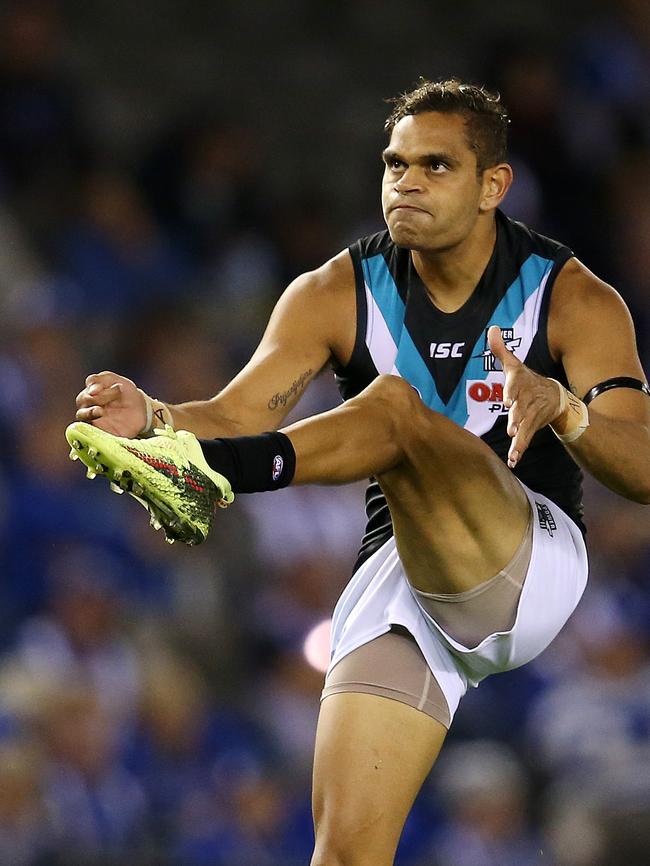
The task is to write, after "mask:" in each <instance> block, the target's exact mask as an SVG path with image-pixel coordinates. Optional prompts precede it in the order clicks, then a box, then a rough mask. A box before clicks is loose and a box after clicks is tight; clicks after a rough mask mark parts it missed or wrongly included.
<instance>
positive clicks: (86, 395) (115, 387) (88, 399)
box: [75, 382, 122, 408]
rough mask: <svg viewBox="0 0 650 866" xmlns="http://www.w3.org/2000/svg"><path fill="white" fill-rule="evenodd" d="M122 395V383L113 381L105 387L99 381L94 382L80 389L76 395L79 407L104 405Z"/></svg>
mask: <svg viewBox="0 0 650 866" xmlns="http://www.w3.org/2000/svg"><path fill="white" fill-rule="evenodd" d="M121 396H122V383H121V382H114V383H113V384H112V385H109V386H108V387H105V386H104V385H103V384H102V383H101V382H94V383H92V384H90V385H88V386H87V387H86V388H84V389H83V391H80V392H79V393H78V394H77V397H76V401H75V402H76V404H77V407H79V408H82V407H84V408H90V407H91V406H106V405H108V403H112V402H113V401H115V400H119V399H120V397H121Z"/></svg>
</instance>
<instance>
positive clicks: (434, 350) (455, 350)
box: [429, 343, 465, 358]
mask: <svg viewBox="0 0 650 866" xmlns="http://www.w3.org/2000/svg"><path fill="white" fill-rule="evenodd" d="M464 348H465V343H431V345H430V346H429V357H430V358H462V357H463V349H464Z"/></svg>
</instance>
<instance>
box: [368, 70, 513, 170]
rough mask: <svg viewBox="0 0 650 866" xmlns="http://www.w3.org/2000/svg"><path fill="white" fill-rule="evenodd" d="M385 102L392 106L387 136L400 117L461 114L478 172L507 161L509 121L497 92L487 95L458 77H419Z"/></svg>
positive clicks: (479, 88) (386, 127)
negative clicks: (431, 78)
mask: <svg viewBox="0 0 650 866" xmlns="http://www.w3.org/2000/svg"><path fill="white" fill-rule="evenodd" d="M387 102H390V103H392V104H393V110H392V111H391V113H390V114H389V116H388V117H387V119H386V123H385V124H384V129H385V130H386V132H388V133H389V134H390V133H391V132H392V131H393V129H394V127H395V126H396V124H397V123H399V121H400V120H401V119H402V118H403V117H407V116H408V115H411V114H421V113H423V112H425V111H440V112H442V113H444V114H460V115H462V117H464V119H465V130H466V135H467V143H468V145H469V146H470V147H471V148H472V150H473V151H474V152H475V153H476V163H477V169H478V171H479V173H480V172H482V171H483V170H484V169H486V168H489V167H490V166H491V165H497V164H498V163H500V162H503V161H504V160H505V158H506V151H507V144H508V124H509V123H510V120H509V118H508V111H507V109H506V108H505V106H504V105H503V103H502V102H501V96H500V95H499V94H498V93H490V91H489V90H486V88H485V87H479V86H478V85H476V84H465V83H464V82H462V81H461V80H460V79H458V78H449V79H447V80H445V81H428V80H427V79H426V78H420V81H419V82H418V86H417V87H416V88H415V89H414V90H411V91H409V92H408V93H402V94H401V95H400V96H396V97H395V98H394V99H388V100H387Z"/></svg>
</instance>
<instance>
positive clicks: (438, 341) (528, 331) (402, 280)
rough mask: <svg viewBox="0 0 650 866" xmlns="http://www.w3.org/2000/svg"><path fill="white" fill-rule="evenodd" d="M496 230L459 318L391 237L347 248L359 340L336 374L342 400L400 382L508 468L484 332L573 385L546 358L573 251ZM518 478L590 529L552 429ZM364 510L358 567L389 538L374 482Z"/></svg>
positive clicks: (499, 382)
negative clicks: (495, 332) (379, 383)
mask: <svg viewBox="0 0 650 866" xmlns="http://www.w3.org/2000/svg"><path fill="white" fill-rule="evenodd" d="M496 225H497V236H496V243H495V246H494V251H493V253H492V256H491V258H490V261H489V262H488V265H487V267H486V269H485V272H484V273H483V276H482V277H481V279H480V281H479V283H478V285H477V286H476V289H475V290H474V292H473V293H472V295H471V296H470V297H469V298H468V300H467V301H466V302H465V303H464V304H463V306H462V307H461V308H460V309H459V310H456V311H455V312H453V313H444V312H442V311H441V310H439V309H438V308H437V307H436V306H435V305H434V304H433V303H432V301H431V299H430V298H429V296H428V294H427V291H426V288H425V286H424V284H423V283H422V280H421V279H420V277H419V276H418V273H417V271H416V270H415V267H414V266H413V262H412V259H411V254H410V251H409V250H407V249H403V248H400V247H397V246H396V245H395V244H394V243H393V242H392V241H391V239H390V235H389V234H388V232H387V231H384V232H379V233H378V234H375V235H371V236H369V237H365V238H361V239H360V240H358V241H357V242H356V243H354V244H353V245H352V246H351V247H350V248H349V251H350V255H351V257H352V262H353V264H354V272H355V283H356V300H357V332H356V340H355V345H354V350H353V352H352V357H351V358H350V361H349V363H348V364H347V366H345V367H340V366H339V367H337V368H335V371H334V372H335V374H336V379H337V382H338V385H339V389H340V391H341V395H342V396H343V399H344V400H347V399H349V398H350V397H353V396H355V395H356V394H358V393H359V392H360V391H362V390H363V389H364V388H365V387H367V386H368V385H369V384H370V383H371V382H372V380H373V379H374V378H375V377H376V376H378V375H379V374H381V373H392V374H394V375H397V376H401V377H402V378H403V379H406V381H408V382H410V384H411V385H413V386H414V388H416V389H417V391H418V393H419V394H420V397H421V398H422V400H423V401H424V403H426V405H427V406H429V407H430V408H431V409H433V410H434V411H436V412H440V413H441V414H443V415H446V416H447V417H448V418H450V419H451V420H452V421H455V422H456V424H458V425H459V426H461V427H464V428H465V429H466V430H469V431H471V432H472V433H474V434H475V435H477V436H480V438H481V439H483V440H484V441H485V442H486V443H487V444H488V445H489V446H490V448H492V449H493V450H494V451H495V452H496V454H498V456H499V457H500V458H501V459H502V460H503V461H504V462H505V460H506V458H507V454H508V448H509V447H510V437H509V436H508V434H507V432H506V426H507V417H508V412H507V410H506V409H505V407H504V405H503V386H504V381H505V376H504V373H503V372H502V371H501V370H500V369H497V367H500V365H499V364H498V363H497V362H496V360H495V358H494V356H493V355H492V354H491V353H490V351H489V349H488V345H487V330H488V328H489V327H490V325H499V327H500V328H501V331H502V334H503V337H504V341H505V343H506V346H507V347H508V348H509V349H510V350H511V351H512V352H514V354H515V355H516V356H517V358H519V359H520V360H521V361H523V362H524V363H525V364H526V365H527V366H528V367H530V369H531V370H534V371H535V372H536V373H540V374H541V375H542V376H551V377H552V378H554V379H557V380H558V381H560V382H562V383H563V384H565V385H567V384H568V383H567V380H566V376H565V373H564V370H563V368H562V366H561V365H560V364H557V363H555V362H554V360H553V359H552V357H551V355H550V352H549V348H548V340H547V322H548V311H549V305H550V300H551V292H552V289H553V283H554V281H555V278H556V276H557V274H558V273H559V271H560V269H561V268H562V266H563V265H564V264H565V263H566V262H567V260H568V259H569V258H571V256H572V255H573V253H572V252H571V250H570V249H568V248H567V247H565V246H563V245H562V244H560V243H558V242H557V241H554V240H551V239H550V238H546V237H544V236H543V235H539V234H537V233H536V232H534V231H531V229H529V228H528V227H527V226H525V225H523V224H522V223H520V222H516V221H514V220H511V219H509V218H508V217H506V216H505V215H504V214H503V213H501V212H500V211H498V212H497V215H496ZM514 472H515V475H516V476H517V477H518V478H519V479H520V480H521V481H523V483H524V484H526V485H527V486H528V487H530V488H531V489H532V490H534V491H536V492H538V493H541V494H543V495H544V496H548V498H549V499H551V500H552V501H553V502H555V503H556V504H557V505H559V506H560V508H562V509H563V511H565V512H566V513H567V514H568V515H569V516H570V517H571V518H572V519H573V520H574V521H575V522H576V523H577V524H578V526H579V527H580V528H581V530H582V531H583V532H584V525H583V523H582V473H581V471H580V469H579V468H578V466H577V465H576V463H575V462H574V461H573V460H572V459H571V457H570V455H569V454H568V452H567V451H566V449H565V448H564V447H563V445H562V444H561V443H560V441H559V440H558V439H557V437H556V436H555V435H554V434H553V432H552V431H551V429H550V428H549V427H545V428H543V429H542V430H540V431H538V432H537V433H536V434H535V436H534V437H533V439H532V442H531V443H530V445H529V447H528V449H527V451H526V452H525V454H524V456H523V457H522V459H521V460H520V462H519V463H518V465H517V467H516V469H515V470H514ZM366 512H367V517H368V524H367V528H366V533H365V535H364V538H363V541H362V545H361V550H360V553H359V558H358V560H357V564H356V567H357V568H358V566H359V565H360V564H361V563H362V562H364V561H365V560H366V559H367V558H368V557H369V556H370V555H371V554H372V553H374V551H375V550H377V549H378V548H379V547H380V546H381V545H382V544H383V543H384V542H385V541H386V540H387V539H388V538H390V536H391V535H392V532H393V529H392V524H391V518H390V513H389V510H388V506H387V504H386V500H385V498H384V496H383V494H382V492H381V489H380V487H379V485H378V484H377V482H376V481H375V480H374V479H371V481H370V485H369V487H368V490H367V493H366Z"/></svg>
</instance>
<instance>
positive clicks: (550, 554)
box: [329, 485, 588, 717]
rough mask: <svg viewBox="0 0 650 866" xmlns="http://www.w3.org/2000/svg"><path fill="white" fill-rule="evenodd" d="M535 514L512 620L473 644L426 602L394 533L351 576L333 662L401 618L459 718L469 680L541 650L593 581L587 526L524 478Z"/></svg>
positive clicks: (336, 627) (338, 612)
mask: <svg viewBox="0 0 650 866" xmlns="http://www.w3.org/2000/svg"><path fill="white" fill-rule="evenodd" d="M522 487H523V489H524V491H525V492H526V495H527V496H528V499H529V500H530V504H531V508H532V515H533V540H532V553H531V559H530V564H529V566H528V571H527V573H526V579H525V581H524V585H523V588H522V591H521V596H520V598H519V604H518V606H517V614H516V618H515V622H514V625H513V626H512V628H511V629H509V630H508V631H503V632H495V633H494V634H491V635H488V636H487V637H486V638H485V639H484V640H482V641H481V642H480V643H479V644H478V646H475V647H474V648H471V649H470V648H468V647H466V646H463V645H462V644H461V643H459V642H458V641H456V640H454V639H453V638H452V637H450V635H448V634H447V633H446V632H445V631H444V630H443V629H442V628H441V627H440V626H439V625H438V624H437V623H436V622H435V620H434V619H433V618H432V617H431V616H430V615H429V614H428V613H427V612H426V610H424V608H423V607H422V606H421V605H420V602H419V600H418V598H417V595H416V593H415V592H414V591H413V589H412V587H411V585H410V583H409V581H408V580H407V578H406V575H405V573H404V569H403V567H402V563H401V560H400V558H399V555H398V553H397V550H396V548H395V539H394V538H390V539H388V541H386V543H385V544H384V545H382V547H381V548H380V549H379V550H377V551H375V553H374V554H373V555H372V556H371V557H370V558H369V559H367V560H366V562H364V563H363V564H362V565H361V566H360V568H359V569H358V570H357V571H356V572H355V574H354V575H353V576H352V578H351V580H350V582H349V583H348V585H347V586H346V588H345V589H344V591H343V593H342V595H341V597H340V599H339V601H338V603H337V605H336V608H335V610H334V616H333V621H332V654H331V661H330V668H329V670H330V671H331V670H332V668H333V667H334V666H335V665H336V664H337V663H338V662H339V661H340V660H341V659H342V658H344V657H345V656H346V655H347V654H348V653H350V652H352V651H353V650H355V649H356V648H357V647H360V646H362V645H363V644H365V643H368V641H371V640H373V639H374V638H376V637H378V636H379V635H381V634H384V633H385V632H387V631H389V630H390V628H391V626H392V625H401V626H403V627H404V628H406V629H407V630H408V631H409V632H410V633H411V634H412V635H413V637H414V638H415V640H416V642H417V644H418V646H419V647H420V650H421V651H422V654H423V655H424V657H425V659H426V661H427V664H428V666H429V668H430V670H431V672H432V674H433V676H434V677H435V678H436V680H437V682H438V684H439V685H440V688H441V690H442V692H443V694H444V696H445V699H446V701H447V704H448V706H449V711H450V714H451V716H452V717H453V715H454V713H455V711H456V709H457V708H458V704H459V702H460V699H461V697H462V696H463V695H464V694H465V692H466V691H467V688H468V686H470V685H471V686H477V685H478V684H479V682H480V681H481V680H482V679H484V678H485V677H486V676H488V675H489V674H493V673H499V672H502V671H507V670H511V669H512V668H516V667H519V666H521V665H523V664H526V662H529V661H531V659H533V658H535V657H536V656H537V655H539V653H541V652H542V650H544V649H545V648H546V647H547V646H548V645H549V644H550V642H551V641H552V640H553V638H554V637H555V636H556V635H557V634H558V632H559V631H560V630H561V628H562V626H563V625H564V624H565V622H566V621H567V620H568V618H569V617H570V616H571V614H572V613H573V611H574V610H575V608H576V606H577V604H578V602H579V600H580V598H581V596H582V593H583V592H584V589H585V586H586V584H587V571H588V563H587V551H586V548H585V543H584V539H583V537H582V533H581V532H580V530H579V529H578V527H577V526H576V524H575V523H574V522H573V521H572V520H571V518H570V517H568V516H567V515H566V514H565V513H564V512H563V511H562V509H560V508H559V507H558V506H557V505H555V504H554V503H553V502H551V501H550V500H549V499H547V498H546V497H545V496H541V495H540V494H538V493H534V492H533V491H531V490H529V489H528V488H527V487H526V486H525V485H522Z"/></svg>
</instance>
